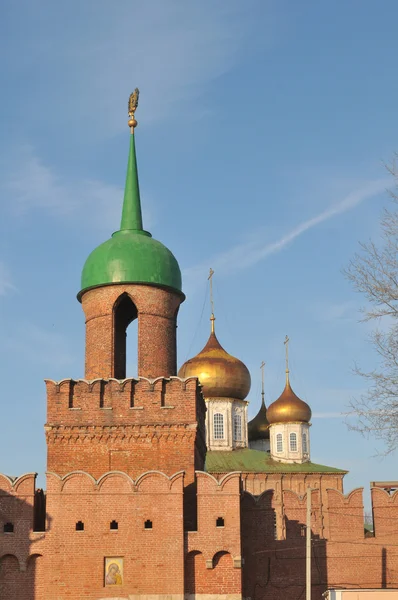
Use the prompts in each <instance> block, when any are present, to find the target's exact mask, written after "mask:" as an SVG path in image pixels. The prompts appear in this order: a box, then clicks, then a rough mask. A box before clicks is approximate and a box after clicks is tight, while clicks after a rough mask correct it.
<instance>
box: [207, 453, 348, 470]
mask: <svg viewBox="0 0 398 600" xmlns="http://www.w3.org/2000/svg"><path fill="white" fill-rule="evenodd" d="M206 471H207V472H208V473H230V472H232V471H241V472H242V473H341V474H342V475H345V474H346V473H347V471H345V470H344V469H336V468H335V467H328V466H326V465H317V464H315V463H312V462H305V463H282V462H279V461H276V460H272V458H271V457H270V455H269V454H268V452H261V451H260V450H251V449H248V448H245V449H242V450H231V451H225V450H209V451H208V452H207V454H206Z"/></svg>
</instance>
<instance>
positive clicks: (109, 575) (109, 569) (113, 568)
mask: <svg viewBox="0 0 398 600" xmlns="http://www.w3.org/2000/svg"><path fill="white" fill-rule="evenodd" d="M105 585H123V558H105Z"/></svg>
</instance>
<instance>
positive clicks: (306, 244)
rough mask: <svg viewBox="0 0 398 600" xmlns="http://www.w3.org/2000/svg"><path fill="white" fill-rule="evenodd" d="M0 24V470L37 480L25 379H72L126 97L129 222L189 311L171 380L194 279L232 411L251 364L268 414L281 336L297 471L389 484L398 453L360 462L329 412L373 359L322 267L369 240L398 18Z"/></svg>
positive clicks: (116, 12) (163, 14) (184, 348)
mask: <svg viewBox="0 0 398 600" xmlns="http://www.w3.org/2000/svg"><path fill="white" fill-rule="evenodd" d="M1 13H2V14H1V19H0V52H1V56H2V61H1V64H0V75H1V82H2V86H1V87H2V94H1V97H0V103H1V110H0V134H1V135H0V199H1V215H2V218H1V220H0V332H1V334H0V372H1V380H2V388H1V405H2V409H3V415H4V420H3V422H4V424H5V427H3V431H2V435H1V437H0V456H1V457H2V460H1V464H0V471H3V472H6V473H8V474H13V475H17V474H21V473H23V472H26V471H38V472H39V473H40V482H41V483H42V485H43V484H44V480H43V473H44V471H45V441H44V431H43V424H44V423H45V420H46V415H45V407H46V398H45V386H44V383H43V379H44V378H51V379H62V378H64V377H74V378H78V377H81V376H83V366H84V365H83V362H84V361H83V356H84V319H83V313H82V310H81V306H80V305H79V303H78V302H77V300H76V297H75V296H76V293H77V292H78V291H79V283H80V272H81V269H82V266H83V264H84V261H85V259H86V257H87V256H88V254H89V253H90V251H91V250H92V249H93V248H94V247H95V246H96V245H98V244H99V243H100V242H102V241H104V240H105V239H107V237H108V236H109V235H110V234H111V233H112V232H113V231H114V230H115V229H117V228H118V223H119V216H120V210H121V201H122V193H123V185H124V177H125V169H126V163H127V151H128V141H129V139H128V136H129V132H128V128H127V126H126V119H127V116H126V106H127V99H128V96H129V94H130V92H131V91H132V90H133V89H134V87H135V86H138V87H139V88H140V91H141V96H140V106H139V109H138V111H137V118H138V121H139V128H138V130H137V134H136V135H137V148H138V160H139V170H140V184H141V191H142V202H143V210H144V220H145V221H144V224H145V227H146V228H147V229H149V230H150V231H151V232H152V234H153V236H154V237H156V238H158V239H160V240H161V241H162V242H163V243H165V244H166V245H167V246H168V247H169V248H170V249H171V250H172V251H173V252H174V254H175V256H176V257H177V259H178V260H179V263H180V266H181V268H182V270H183V276H184V284H183V285H184V291H185V293H186V295H187V300H186V301H185V303H184V304H183V305H182V308H181V311H180V316H179V328H178V344H179V346H178V355H179V364H181V363H182V362H183V361H184V360H186V359H187V358H188V357H189V356H192V355H193V354H196V353H197V352H198V351H199V350H200V349H201V348H202V346H203V345H204V343H205V342H206V339H207V337H208V332H209V322H208V316H209V312H210V308H209V301H208V288H207V274H208V271H209V268H210V267H212V268H213V269H214V270H215V276H214V288H215V309H216V317H217V321H216V329H217V333H218V336H219V339H220V341H221V342H222V344H223V345H224V346H225V348H226V349H227V350H228V351H229V352H230V353H231V354H234V355H236V356H238V357H239V358H241V360H243V361H244V362H245V363H246V364H247V366H248V367H249V369H250V371H251V375H252V389H251V392H250V395H249V400H250V407H249V413H250V415H251V416H253V415H254V414H255V413H256V412H257V409H258V407H259V402H260V379H261V378H260V363H261V361H262V360H265V361H266V363H267V366H266V371H265V378H266V400H267V403H270V402H271V401H273V400H274V399H276V398H277V397H278V395H279V394H280V392H281V391H282V388H283V382H284V346H283V340H284V337H285V335H286V334H288V335H289V337H290V339H291V344H290V349H291V351H290V355H291V381H292V385H293V387H294V389H295V391H296V393H297V394H298V395H300V396H301V397H302V398H304V399H305V400H307V402H308V403H309V404H310V405H311V407H312V410H313V414H314V417H313V421H312V423H313V426H312V429H311V439H312V459H313V460H314V462H320V463H324V464H329V465H333V466H338V467H342V468H345V469H348V470H349V471H350V474H349V475H348V476H347V478H346V484H345V488H346V491H349V490H350V489H351V488H353V487H357V486H365V488H368V487H369V481H371V480H380V479H396V478H397V473H396V469H394V467H395V462H396V456H389V457H387V458H385V459H383V460H380V459H379V458H375V454H376V453H377V452H378V451H383V446H382V445H381V444H380V443H379V442H377V441H375V440H374V439H370V440H367V439H364V438H362V437H361V436H359V435H358V434H356V433H353V432H350V431H348V429H347V427H346V425H345V424H344V417H342V415H341V413H344V412H346V411H347V406H348V402H349V400H350V399H351V398H353V397H355V396H356V395H359V394H360V393H361V391H362V390H363V381H361V380H360V379H358V378H357V377H356V376H354V375H353V373H352V368H353V365H354V362H355V361H356V362H358V363H359V364H360V365H361V366H363V367H364V368H368V367H371V366H373V365H374V364H375V361H376V357H375V354H374V353H373V351H372V347H371V346H370V344H369V342H368V339H367V336H368V334H369V331H370V328H369V325H365V324H362V323H359V322H358V321H359V319H360V314H359V308H360V307H361V305H362V304H363V302H362V298H361V297H359V296H358V295H356V294H355V293H354V292H353V290H352V289H351V288H350V285H349V283H348V282H347V281H346V280H345V279H344V277H343V276H342V274H341V270H342V268H343V267H344V266H346V265H347V263H348V261H349V259H350V258H351V257H352V255H353V254H354V252H355V251H356V250H357V249H358V241H359V240H364V241H366V240H367V239H369V238H370V237H372V238H373V239H375V240H377V239H378V236H379V228H378V220H379V215H380V211H381V209H382V207H383V206H385V205H387V204H388V202H389V200H388V196H387V195H386V193H385V189H386V188H387V187H388V186H389V185H391V183H392V182H391V180H389V178H388V176H387V174H386V171H385V169H384V167H383V161H384V162H388V161H389V160H390V159H391V157H392V154H393V152H394V151H396V150H397V149H398V144H397V134H398V124H397V120H396V107H397V106H398V84H397V81H396V56H397V51H398V47H397V38H396V22H397V18H398V5H397V3H396V2H394V1H393V0H383V2H381V3H380V2H375V1H367V0H351V1H350V2H342V1H339V2H333V3H331V2H329V3H326V2H317V1H316V0H301V1H300V2H296V1H295V0H290V1H284V0H278V1H274V2H272V1H269V2H268V1H266V0H246V2H244V3H242V2H238V1H235V0H228V2H226V1H224V2H221V1H216V2H214V1H210V0H204V1H201V2H193V1H188V2H187V1H183V0H168V1H167V2H165V1H164V0H147V1H145V2H138V1H132V0H130V1H126V0H118V2H117V3H111V2H105V1H98V0H97V1H95V2H94V1H91V0H85V2H79V1H77V0H71V1H70V2H68V3H55V2H50V1H49V0H42V1H41V2H40V3H31V2H28V1H27V0H26V1H25V0H4V1H3V3H2V7H1ZM205 298H206V300H205ZM204 301H205V304H204ZM203 306H204V308H203ZM132 333H134V332H132ZM130 338H133V335H130ZM130 345H132V344H130ZM129 350H130V353H129V365H130V374H131V375H134V374H135V372H134V370H135V356H134V351H133V350H132V348H129Z"/></svg>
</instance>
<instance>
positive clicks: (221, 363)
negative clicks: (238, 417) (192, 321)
mask: <svg viewBox="0 0 398 600" xmlns="http://www.w3.org/2000/svg"><path fill="white" fill-rule="evenodd" d="M211 322H212V326H211V333H210V337H209V339H208V342H207V344H206V346H205V347H204V348H203V350H202V351H201V352H199V354H197V355H196V356H194V357H193V358H190V359H189V360H187V362H185V363H184V364H183V365H182V367H181V369H180V370H179V372H178V377H181V378H183V379H185V378H186V377H198V379H199V381H200V383H201V385H202V392H203V395H204V397H205V398H206V399H207V398H236V399H239V400H243V399H244V398H246V396H247V394H248V393H249V391H250V385H251V379H250V373H249V371H248V369H247V367H246V365H244V364H243V362H242V361H240V360H239V359H238V358H235V357H234V356H231V354H228V352H226V351H225V350H224V348H223V347H222V346H221V344H220V342H219V341H218V339H217V336H216V334H215V331H214V316H213V315H212V319H211Z"/></svg>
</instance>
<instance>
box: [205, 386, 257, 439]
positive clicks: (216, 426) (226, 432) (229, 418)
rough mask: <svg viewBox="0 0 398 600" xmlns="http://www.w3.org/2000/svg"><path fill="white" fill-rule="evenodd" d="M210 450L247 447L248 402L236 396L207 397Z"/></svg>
mask: <svg viewBox="0 0 398 600" xmlns="http://www.w3.org/2000/svg"><path fill="white" fill-rule="evenodd" d="M205 400H206V406H207V411H206V445H207V449H208V450H235V449H236V448H247V447H248V439H247V404H248V402H247V401H246V400H237V399H236V398H205Z"/></svg>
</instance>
